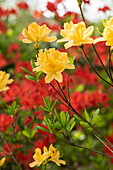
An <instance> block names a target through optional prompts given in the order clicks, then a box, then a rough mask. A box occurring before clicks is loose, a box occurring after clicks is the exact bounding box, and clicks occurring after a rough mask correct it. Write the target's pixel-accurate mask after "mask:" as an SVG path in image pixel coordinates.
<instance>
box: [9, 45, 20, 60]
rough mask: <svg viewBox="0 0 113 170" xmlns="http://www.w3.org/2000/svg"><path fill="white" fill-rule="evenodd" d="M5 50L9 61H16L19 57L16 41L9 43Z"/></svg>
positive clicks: (18, 47) (18, 46)
mask: <svg viewBox="0 0 113 170" xmlns="http://www.w3.org/2000/svg"><path fill="white" fill-rule="evenodd" d="M7 52H8V60H9V62H10V63H17V62H18V61H19V60H20V59H21V51H20V45H19V44H18V43H15V42H14V43H12V44H10V45H9V47H8V51H7Z"/></svg>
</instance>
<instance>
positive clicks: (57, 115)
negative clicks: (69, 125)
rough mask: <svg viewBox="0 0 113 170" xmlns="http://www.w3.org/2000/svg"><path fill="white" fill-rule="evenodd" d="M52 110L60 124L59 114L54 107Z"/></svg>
mask: <svg viewBox="0 0 113 170" xmlns="http://www.w3.org/2000/svg"><path fill="white" fill-rule="evenodd" d="M54 112H55V114H56V117H57V119H58V121H59V122H60V124H61V120H60V116H59V114H58V113H57V111H56V109H55V110H54Z"/></svg>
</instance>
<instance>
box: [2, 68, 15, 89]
mask: <svg viewBox="0 0 113 170" xmlns="http://www.w3.org/2000/svg"><path fill="white" fill-rule="evenodd" d="M9 77H10V74H9V73H6V72H5V71H0V92H2V91H6V90H8V89H9V87H8V86H7V84H11V83H12V82H13V79H9Z"/></svg>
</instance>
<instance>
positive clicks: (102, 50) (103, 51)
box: [94, 42, 109, 65]
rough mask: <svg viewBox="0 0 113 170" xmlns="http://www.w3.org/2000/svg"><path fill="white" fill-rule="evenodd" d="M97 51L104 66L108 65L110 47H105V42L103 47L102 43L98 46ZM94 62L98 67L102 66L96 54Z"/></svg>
mask: <svg viewBox="0 0 113 170" xmlns="http://www.w3.org/2000/svg"><path fill="white" fill-rule="evenodd" d="M96 49H97V51H98V54H99V56H100V58H101V60H102V62H103V64H104V65H107V64H108V59H107V54H108V50H109V47H107V46H106V45H105V42H101V45H100V43H97V44H96ZM94 61H95V63H96V64H97V65H101V64H100V61H99V59H98V58H97V56H96V54H94Z"/></svg>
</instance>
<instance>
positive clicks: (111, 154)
mask: <svg viewBox="0 0 113 170" xmlns="http://www.w3.org/2000/svg"><path fill="white" fill-rule="evenodd" d="M106 139H107V140H108V141H109V142H110V143H111V144H112V145H113V132H112V134H111V135H107V137H106ZM106 145H107V146H108V147H109V148H110V149H111V150H112V147H111V146H110V145H108V144H107V143H106ZM104 151H105V153H106V154H107V155H109V156H112V157H113V153H111V152H110V150H109V149H108V148H106V147H104ZM111 163H113V158H112V159H111Z"/></svg>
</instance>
